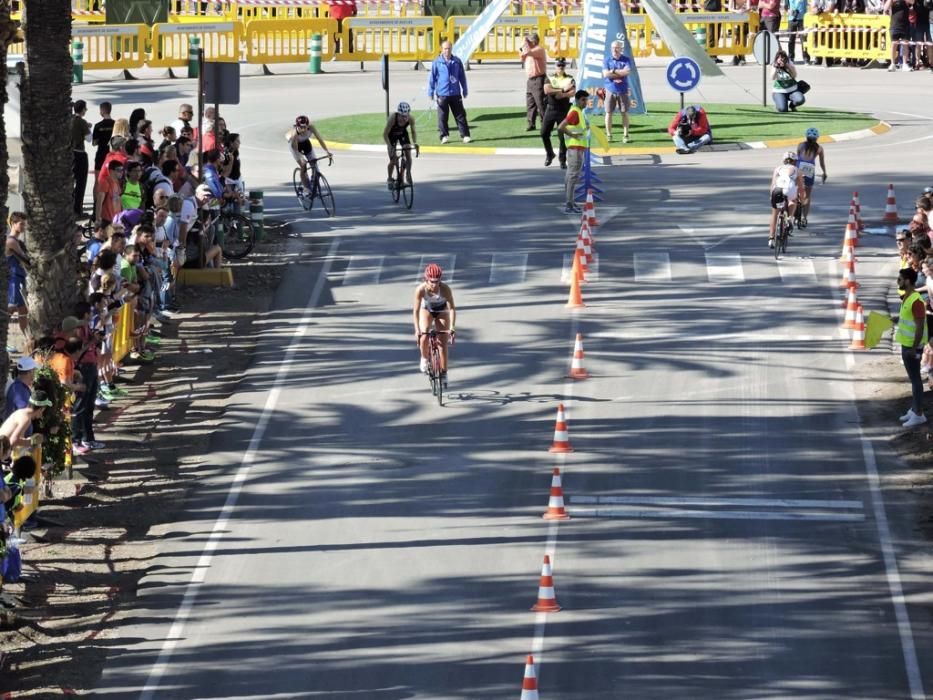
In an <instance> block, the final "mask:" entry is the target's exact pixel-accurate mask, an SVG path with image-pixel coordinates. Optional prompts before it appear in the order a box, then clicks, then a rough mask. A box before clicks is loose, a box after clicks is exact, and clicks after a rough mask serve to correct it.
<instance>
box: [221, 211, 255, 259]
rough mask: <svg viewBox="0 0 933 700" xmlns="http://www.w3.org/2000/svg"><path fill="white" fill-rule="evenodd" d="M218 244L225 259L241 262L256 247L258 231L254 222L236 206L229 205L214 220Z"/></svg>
mask: <svg viewBox="0 0 933 700" xmlns="http://www.w3.org/2000/svg"><path fill="white" fill-rule="evenodd" d="M212 223H213V226H214V231H215V233H216V234H217V242H218V243H220V248H221V250H223V253H224V257H225V258H230V259H232V260H241V259H243V258H245V257H246V256H247V255H249V254H250V252H251V251H252V250H253V246H255V245H256V229H255V227H254V226H253V221H252V219H250V218H249V217H248V216H247V215H246V214H244V213H243V212H242V211H241V210H240V207H239V206H238V205H236V204H227V205H225V206H223V207H222V208H221V210H220V214H219V215H218V216H217V217H216V218H215V219H214V220H213V222H212Z"/></svg>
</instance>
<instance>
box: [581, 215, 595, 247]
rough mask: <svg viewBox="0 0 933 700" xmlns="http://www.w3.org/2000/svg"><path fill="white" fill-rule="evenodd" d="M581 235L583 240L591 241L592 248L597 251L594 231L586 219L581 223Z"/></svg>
mask: <svg viewBox="0 0 933 700" xmlns="http://www.w3.org/2000/svg"><path fill="white" fill-rule="evenodd" d="M580 235H581V236H583V240H586V241H589V243H590V248H592V249H593V250H596V239H595V238H594V237H593V229H591V228H590V225H589V224H588V223H587V222H586V219H584V220H583V221H581V222H580Z"/></svg>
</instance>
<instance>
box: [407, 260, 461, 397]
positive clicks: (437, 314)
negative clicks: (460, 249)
mask: <svg viewBox="0 0 933 700" xmlns="http://www.w3.org/2000/svg"><path fill="white" fill-rule="evenodd" d="M443 274H444V271H443V270H441V268H440V265H437V264H436V263H430V264H429V265H428V266H427V267H425V268H424V282H421V283H420V284H419V285H418V287H417V288H416V289H415V300H414V305H413V308H412V316H413V320H414V324H415V342H416V343H418V346H419V347H420V348H421V363H420V369H421V371H422V372H427V371H428V336H427V333H428V331H429V330H431V323H432V321H433V323H434V327H435V329H436V330H438V331H449V332H448V333H441V334H439V335H438V339H439V340H440V341H441V381H443V382H444V386H445V387H446V386H447V341H448V337H453V335H454V322H455V320H456V318H457V309H456V307H455V305H454V294H453V292H452V291H451V290H450V287H449V286H448V285H446V284H444V283H443V282H441V277H442V276H443Z"/></svg>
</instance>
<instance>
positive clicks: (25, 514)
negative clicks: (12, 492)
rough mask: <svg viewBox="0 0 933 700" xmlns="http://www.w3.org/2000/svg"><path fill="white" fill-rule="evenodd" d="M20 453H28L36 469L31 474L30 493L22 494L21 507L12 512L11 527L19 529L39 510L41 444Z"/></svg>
mask: <svg viewBox="0 0 933 700" xmlns="http://www.w3.org/2000/svg"><path fill="white" fill-rule="evenodd" d="M22 454H30V455H31V456H32V458H33V459H34V460H35V462H36V471H35V473H34V474H33V475H32V481H33V487H32V493H30V494H25V495H24V496H23V507H22V508H20V509H19V511H18V512H16V513H14V514H13V527H14V528H16V529H17V530H19V529H20V528H21V527H22V526H23V523H24V522H26V520H27V519H28V518H29V516H30V515H32V514H33V513H35V512H36V511H37V510H39V494H40V493H41V491H42V489H41V488H40V487H41V486H42V445H34V446H33V447H32V449H31V450H23V452H22V453H21V454H18V455H17V457H19V456H22Z"/></svg>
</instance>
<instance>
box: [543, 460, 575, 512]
mask: <svg viewBox="0 0 933 700" xmlns="http://www.w3.org/2000/svg"><path fill="white" fill-rule="evenodd" d="M541 517H542V518H544V519H545V520H570V515H569V514H568V513H567V510H566V509H565V508H564V487H563V486H562V485H561V481H560V469H558V468H557V467H554V473H553V474H552V476H551V495H550V497H549V498H548V501H547V510H546V511H545V512H544V515H542V516H541Z"/></svg>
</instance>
